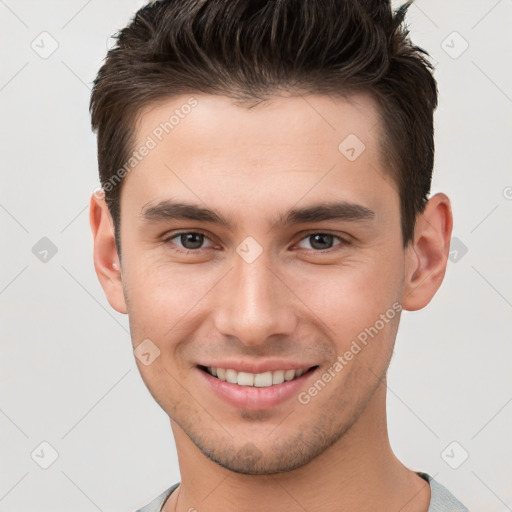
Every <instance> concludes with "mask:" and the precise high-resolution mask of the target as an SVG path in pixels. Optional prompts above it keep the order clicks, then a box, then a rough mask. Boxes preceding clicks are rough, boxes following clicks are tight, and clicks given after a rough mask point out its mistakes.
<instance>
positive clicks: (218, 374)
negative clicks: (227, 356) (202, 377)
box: [198, 365, 318, 388]
mask: <svg viewBox="0 0 512 512" xmlns="http://www.w3.org/2000/svg"><path fill="white" fill-rule="evenodd" d="M198 368H199V369H200V370H202V371H203V372H206V373H208V374H209V375H211V376H212V377H215V378H216V379H218V380H221V381H224V382H228V383H230V384H237V385H238V386H241V387H255V388H269V387H273V386H278V385H280V384H283V383H284V382H290V381H293V380H297V379H299V378H300V377H302V376H305V375H307V374H309V373H311V372H313V371H314V370H316V369H317V368H318V365H316V366H308V367H305V368H298V369H282V370H274V371H266V372H262V373H250V372H242V371H237V370H234V369H233V368H216V367H213V366H201V365H199V366H198Z"/></svg>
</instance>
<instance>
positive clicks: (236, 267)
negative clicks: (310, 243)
mask: <svg viewBox="0 0 512 512" xmlns="http://www.w3.org/2000/svg"><path fill="white" fill-rule="evenodd" d="M276 267H277V266H276V265H272V263H271V262H270V261H269V258H267V257H266V256H265V251H264V252H263V253H262V254H261V255H260V256H259V257H258V258H257V259H256V260H255V261H253V262H252V263H248V262H246V261H244V259H243V258H241V257H239V256H238V255H235V257H234V263H233V268H232V269H231V271H230V272H229V273H228V275H227V276H226V279H223V282H222V292H221V293H220V294H219V302H218V303H217V307H216V310H215V326H216V328H217V330H218V332H220V333H221V334H223V335H224V336H227V337H234V338H237V339H238V340H239V342H240V343H242V344H244V345H247V346H252V347H257V346H263V345H265V344H266V343H268V342H269V338H271V337H273V336H274V337H275V336H284V337H289V336H290V335H291V334H292V333H293V332H294V330H295V329H296V326H297V312H296V311H295V310H294V304H295V302H296V297H295V295H294V294H293V292H292V291H291V290H290V289H289V288H288V287H287V285H286V283H285V280H284V279H283V278H282V277H280V276H279V274H278V271H277V268H276ZM274 339H275V338H274Z"/></svg>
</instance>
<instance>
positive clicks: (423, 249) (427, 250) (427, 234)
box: [402, 194, 453, 311]
mask: <svg viewBox="0 0 512 512" xmlns="http://www.w3.org/2000/svg"><path fill="white" fill-rule="evenodd" d="M452 227H453V218H452V212H451V206H450V200H449V199H448V197H447V196H446V195H445V194H436V195H435V196H433V197H432V198H431V199H430V200H429V201H428V203H427V205H426V206H425V210H424V211H423V213H422V214H420V215H418V217H417V219H416V226H415V230H414V240H413V241H412V242H411V243H410V244H409V246H408V247H407V249H406V264H405V267H406V269H405V286H404V293H403V297H402V306H403V308H404V309H406V310H409V311H416V310H418V309H421V308H424V307H425V306H426V305H427V304H428V303H429V302H430V301H431V300H432V297H433V296H434V295H435V293H436V292H437V290H438V289H439V287H440V286H441V283H442V282H443V278H444V274H445V272H446V265H447V263H448V255H449V251H450V238H451V233H452Z"/></svg>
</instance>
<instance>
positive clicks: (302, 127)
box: [111, 94, 408, 474]
mask: <svg viewBox="0 0 512 512" xmlns="http://www.w3.org/2000/svg"><path fill="white" fill-rule="evenodd" d="M193 97H194V98H195V100H196V101H197V103H196V104H195V105H194V106H193V108H186V109H184V108H183V105H185V104H187V101H189V96H180V97H174V98H172V99H171V100H166V101H165V102H161V103H159V104H157V105H153V106H152V107H151V108H147V109H145V110H144V111H143V113H142V115H141V117H140V119H139V122H138V124H137V130H136V133H137V140H136V143H135V147H136V148H139V147H140V146H142V145H144V144H145V143H146V142H147V141H148V136H149V137H150V138H151V139H152V140H153V141H154V142H155V143H156V144H155V145H154V147H152V148H151V149H150V150H149V151H148V152H147V155H146V156H145V157H144V158H142V159H141V161H140V162H139V163H138V164H137V166H136V167H135V168H134V170H133V171H131V172H130V173H129V174H128V175H127V177H126V178H125V182H124V184H123V189H122V193H121V229H120V238H121V246H122V268H121V278H122V286H123V293H124V300H125V303H126V308H127V312H128V315H129V320H130V329H131V336H132V341H133V347H134V348H136V347H138V346H139V345H140V344H141V343H142V342H144V343H145V344H146V345H141V347H146V349H145V353H146V354H149V356H148V355H146V359H147V360H146V361H145V363H149V362H150V364H144V363H143V362H142V361H141V360H139V359H137V364H138V366H139V370H140V372H141V375H142V378H143V379H144V381H145V383H146V385H147V387H148V389H149V390H150V392H151V394H152V395H153V397H154V398H155V400H156V401H157V402H158V403H159V404H160V406H161V407H162V408H163V409H164V410H165V412H166V413H167V414H168V415H169V416H170V418H171V419H172V420H173V422H175V423H176V424H177V425H179V427H180V428H181V429H182V430H183V431H184V432H185V433H186V434H187V435H188V437H189V438H190V439H191V440H192V441H193V442H194V443H195V445H196V446H197V447H198V448H199V449H200V450H201V452H202V453H203V454H205V455H206V456H207V457H209V458H210V459H211V460H213V461H215V462H217V463H219V464H221V465H222V466H224V467H227V468H229V469H231V470H233V471H237V472H242V473H260V474H261V473H275V472H280V471H286V470H290V469H293V468H297V467H300V466H302V465H304V464H306V463H308V462H309V461H311V460H312V459H314V458H315V457H316V456H318V455H319V454H320V453H322V452H323V451H325V450H326V449H328V448H329V447H330V446H332V445H333V444H334V443H335V442H337V441H339V440H340V439H342V437H343V434H344V433H345V432H346V431H347V429H348V428H349V427H351V426H352V425H354V427H355V425H357V421H358V418H360V416H361V414H362V412H363V411H364V410H365V408H366V407H367V405H368V403H370V401H371V399H372V397H373V395H374V393H375V390H376V389H377V386H378V384H379V380H380V379H381V378H382V377H383V376H384V375H385V372H386V369H387V366H388V364H389V360H390V357H391V353H392V349H393V344H394V339H395V335H396V331H397V327H398V321H399V316H400V314H399V312H400V310H401V300H402V297H403V294H404V276H405V275H406V262H407V258H408V256H407V254H408V253H407V250H404V249H403V244H402V235H401V230H400V213H399V212H400V207H399V196H398V192H397V188H396V186H395V184H394V182H393V181H392V180H391V179H390V177H389V172H388V170H387V169H385V168H384V167H383V164H382V162H381V160H382V158H381V148H380V146H379V141H380V131H379V130H380V124H379V122H378V117H377V111H376V107H375V105H374V103H373V102H372V100H371V99H370V98H369V97H367V96H362V95H361V96H352V97H350V99H349V100H347V99H341V98H329V97H327V96H315V95H310V96H305V97H304V98H303V97H273V98H271V99H270V100H269V101H267V102H265V103H262V104H259V105H257V106H255V107H253V108H251V109H248V108H246V107H244V106H237V105H235V104H234V103H233V101H232V100H230V99H228V98H225V97H220V96H208V95H200V94H196V95H193ZM189 104H190V101H189ZM176 109H177V110H178V111H179V112H181V115H180V116H178V117H179V121H177V122H176V119H175V120H174V121H175V122H174V123H173V126H172V129H170V128H169V126H168V125H167V130H168V133H166V131H165V130H162V125H161V123H165V121H168V120H169V119H170V116H171V115H172V114H173V112H174V111H175V110H176ZM184 112H187V113H186V114H184ZM164 126H165V125H164ZM158 127H160V130H158ZM155 130H156V131H155ZM161 132H162V133H161ZM155 133H156V134H158V136H157V135H155ZM159 138H161V140H159ZM150 145H151V146H153V144H150ZM111 303H112V302H111ZM147 340H149V341H147ZM350 354H351V355H350ZM155 356H157V357H156V358H154V357H155ZM153 358H154V360H153ZM292 370H295V372H293V371H292ZM326 375H327V376H326ZM329 375H330V378H329ZM223 379H227V380H223ZM286 379H291V380H286ZM283 380H284V382H283ZM229 381H231V382H229ZM235 382H236V383H235ZM271 383H272V384H271ZM251 384H252V385H251ZM269 384H271V385H269ZM249 440H250V443H251V444H248V441H249Z"/></svg>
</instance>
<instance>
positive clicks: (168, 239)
mask: <svg viewBox="0 0 512 512" xmlns="http://www.w3.org/2000/svg"><path fill="white" fill-rule="evenodd" d="M191 234H193V235H203V236H204V237H205V239H207V240H209V241H210V242H211V240H210V238H209V237H208V236H207V235H206V234H205V233H203V232H201V231H180V232H177V233H172V234H171V235H170V236H167V237H166V238H165V239H164V240H163V243H165V244H168V243H172V240H174V239H175V238H177V237H179V236H181V235H191ZM313 235H330V236H333V237H334V238H337V239H338V240H339V242H340V243H339V244H337V245H335V246H333V247H331V248H329V249H325V250H316V249H306V250H307V251H312V252H314V253H317V254H330V253H331V252H333V251H336V250H339V249H336V247H339V246H342V247H343V246H347V245H350V241H349V240H347V239H346V238H344V237H342V236H340V234H335V233H329V232H325V231H311V232H309V233H306V234H305V235H304V236H303V237H302V238H301V239H300V240H299V241H298V243H299V242H302V241H303V240H305V239H307V238H310V237H311V236H313ZM205 249H207V248H200V249H180V248H179V247H177V248H176V249H175V250H176V252H178V253H181V254H190V253H193V252H196V253H200V252H201V251H203V250H205Z"/></svg>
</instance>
